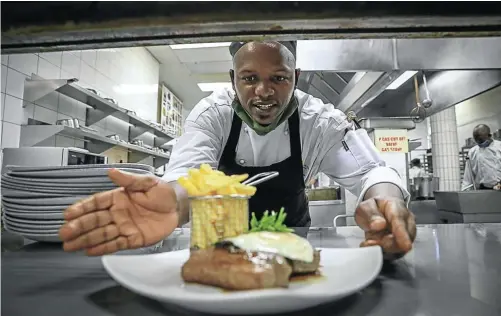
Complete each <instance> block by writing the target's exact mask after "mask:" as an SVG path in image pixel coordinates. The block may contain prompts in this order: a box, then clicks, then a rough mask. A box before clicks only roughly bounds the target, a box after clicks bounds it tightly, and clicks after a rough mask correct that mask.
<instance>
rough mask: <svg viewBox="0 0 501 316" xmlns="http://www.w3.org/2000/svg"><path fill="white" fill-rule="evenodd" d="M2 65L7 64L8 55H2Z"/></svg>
mask: <svg viewBox="0 0 501 316" xmlns="http://www.w3.org/2000/svg"><path fill="white" fill-rule="evenodd" d="M2 65H5V66H7V65H9V55H2Z"/></svg>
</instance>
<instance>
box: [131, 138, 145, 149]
mask: <svg viewBox="0 0 501 316" xmlns="http://www.w3.org/2000/svg"><path fill="white" fill-rule="evenodd" d="M131 144H132V145H136V146H140V147H144V141H142V140H140V139H134V140H133V141H132V142H131Z"/></svg>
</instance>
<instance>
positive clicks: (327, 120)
mask: <svg viewBox="0 0 501 316" xmlns="http://www.w3.org/2000/svg"><path fill="white" fill-rule="evenodd" d="M230 52H231V54H232V56H233V69H232V70H230V77H231V80H232V83H233V88H232V89H222V90H218V91H214V92H213V93H212V94H211V95H210V96H208V97H206V98H204V99H202V100H201V101H200V102H199V103H198V104H197V105H196V106H195V107H194V108H193V110H192V111H191V113H190V114H189V116H188V118H187V120H186V122H185V125H184V133H183V134H182V136H181V137H179V141H178V142H177V143H176V145H175V146H174V148H173V151H172V155H171V158H170V162H169V165H168V167H167V169H166V172H165V176H164V177H163V179H158V178H155V177H145V176H137V175H129V174H124V173H121V172H119V171H116V170H113V171H111V172H110V178H111V179H112V180H113V181H114V182H115V183H116V184H117V185H119V186H120V187H121V188H120V189H117V190H113V191H108V192H104V193H100V194H97V195H94V196H92V197H90V198H88V199H86V200H84V201H82V202H79V203H77V204H75V205H73V206H71V207H70V208H68V210H67V211H66V213H65V218H66V219H67V220H68V223H66V224H65V225H64V226H63V227H62V228H61V230H60V236H61V238H62V240H63V241H64V249H66V250H67V251H76V250H81V249H84V250H86V251H87V253H88V254H89V255H101V254H105V253H111V252H114V251H117V250H121V249H131V248H137V247H144V246H148V245H153V244H155V243H156V242H159V241H160V240H162V239H163V238H165V237H166V236H168V235H169V234H170V233H171V232H172V231H173V230H174V229H175V228H176V227H178V226H180V225H182V224H184V223H186V222H187V221H188V220H189V218H188V217H189V207H188V199H187V193H186V192H185V190H184V189H182V188H181V186H180V185H178V184H177V182H176V180H177V179H179V177H181V176H184V175H186V174H187V172H188V170H189V169H190V168H198V167H199V166H200V165H201V164H203V163H208V164H210V165H211V166H212V167H213V168H217V169H219V170H222V171H224V172H225V173H227V174H243V173H247V174H249V176H252V175H253V174H256V173H259V172H263V171H278V172H279V176H278V177H276V178H274V179H272V180H270V181H268V182H265V183H262V184H260V185H259V187H258V190H257V192H256V195H255V196H253V197H252V198H251V200H250V211H252V212H255V213H256V214H257V215H258V217H259V215H260V214H262V213H263V212H264V210H266V209H269V210H273V209H274V210H278V209H280V208H281V207H285V211H286V212H287V218H286V224H287V225H288V226H290V227H309V225H310V222H311V220H310V214H309V211H308V200H307V196H306V193H305V183H308V181H309V180H310V179H311V178H312V177H314V176H315V175H316V174H318V173H319V172H322V173H324V174H326V175H328V176H329V177H330V178H332V179H333V180H334V181H335V182H337V183H339V184H340V185H342V186H344V187H345V188H347V189H348V190H350V191H351V192H352V193H353V194H356V195H357V196H358V197H359V198H358V207H357V209H356V216H355V219H356V223H357V224H358V225H359V226H360V227H361V228H362V229H363V230H364V231H365V232H366V240H365V241H364V242H363V243H362V244H361V246H371V245H380V246H382V248H383V250H384V253H385V256H386V258H390V259H392V258H398V257H400V256H402V255H403V254H405V253H406V252H408V251H409V250H410V249H411V248H412V243H413V241H414V239H415V235H416V225H415V220H414V215H413V214H412V213H411V212H410V211H409V210H408V208H407V204H408V201H409V193H408V192H407V190H406V189H405V187H404V186H403V185H402V180H401V178H400V176H399V175H398V173H397V172H396V171H395V170H394V169H392V168H390V167H387V166H385V163H384V161H383V160H382V159H381V157H380V155H379V153H378V152H377V150H376V148H375V147H374V145H373V144H372V142H371V141H370V139H369V137H368V136H367V133H366V132H365V131H364V130H360V129H358V130H355V126H354V123H353V122H351V121H350V120H348V119H347V117H346V116H345V115H344V114H343V113H342V112H341V111H339V110H337V109H335V108H334V106H333V105H332V104H324V103H323V102H322V101H321V100H319V99H317V98H314V97H313V96H311V95H309V94H307V93H304V92H302V91H300V90H299V89H297V88H296V85H297V80H298V77H299V74H300V71H299V69H296V68H295V63H296V44H295V42H280V43H279V42H247V43H240V42H237V43H232V44H231V46H230ZM96 217H97V218H101V219H99V220H96Z"/></svg>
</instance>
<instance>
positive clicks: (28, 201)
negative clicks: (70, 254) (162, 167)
mask: <svg viewBox="0 0 501 316" xmlns="http://www.w3.org/2000/svg"><path fill="white" fill-rule="evenodd" d="M111 168H115V169H120V170H123V171H127V172H130V173H135V174H151V175H152V174H153V172H154V169H153V167H151V166H147V165H141V164H109V165H78V166H63V167H18V166H7V167H6V170H7V171H6V173H5V174H4V175H3V176H2V211H3V217H2V219H3V224H4V227H5V229H6V230H8V231H11V232H13V233H17V234H19V235H22V236H23V237H25V238H27V239H31V240H36V241H45V242H60V240H59V237H58V230H59V228H60V227H61V225H62V224H64V217H63V212H64V210H65V209H66V208H67V207H68V206H70V205H72V204H73V203H75V202H77V201H79V200H81V199H84V198H86V197H87V196H89V195H92V194H94V193H98V192H102V191H107V190H111V189H114V188H116V185H115V184H113V182H111V180H110V179H109V178H108V176H107V173H108V171H109V170H110V169H111Z"/></svg>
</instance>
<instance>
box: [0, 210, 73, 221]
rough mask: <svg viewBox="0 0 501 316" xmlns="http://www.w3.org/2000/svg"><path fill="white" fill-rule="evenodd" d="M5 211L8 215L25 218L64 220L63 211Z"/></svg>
mask: <svg viewBox="0 0 501 316" xmlns="http://www.w3.org/2000/svg"><path fill="white" fill-rule="evenodd" d="M4 212H5V214H6V215H7V216H13V217H19V218H25V219H43V220H49V219H56V220H64V215H63V212H62V211H61V212H50V213H49V212H22V211H21V212H20V211H16V210H13V209H4Z"/></svg>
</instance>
